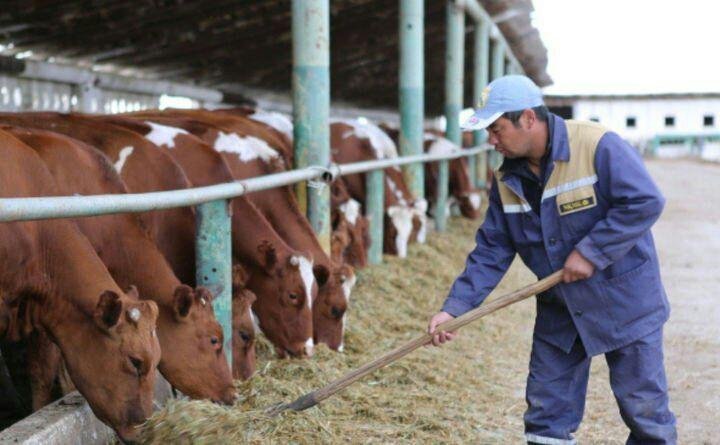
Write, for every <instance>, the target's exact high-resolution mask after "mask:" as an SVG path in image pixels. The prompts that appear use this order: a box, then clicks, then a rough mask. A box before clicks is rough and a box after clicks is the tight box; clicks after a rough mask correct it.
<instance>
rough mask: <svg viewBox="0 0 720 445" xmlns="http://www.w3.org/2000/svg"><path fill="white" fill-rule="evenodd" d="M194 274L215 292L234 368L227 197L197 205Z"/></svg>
mask: <svg viewBox="0 0 720 445" xmlns="http://www.w3.org/2000/svg"><path fill="white" fill-rule="evenodd" d="M196 209H197V224H196V226H197V233H196V235H195V252H196V253H197V255H196V264H195V270H196V272H195V278H196V281H197V284H198V285H199V286H205V287H206V288H208V289H209V290H210V292H211V293H212V295H213V297H214V298H213V301H212V305H213V309H214V310H215V317H217V320H218V321H219V322H220V325H221V326H222V330H223V337H224V344H223V348H224V350H225V356H226V357H227V359H228V363H229V364H230V367H231V368H232V254H231V248H230V246H231V244H230V242H231V235H230V217H231V211H230V202H229V201H227V200H224V199H220V200H217V201H211V202H206V203H204V204H200V205H198V206H197V207H196Z"/></svg>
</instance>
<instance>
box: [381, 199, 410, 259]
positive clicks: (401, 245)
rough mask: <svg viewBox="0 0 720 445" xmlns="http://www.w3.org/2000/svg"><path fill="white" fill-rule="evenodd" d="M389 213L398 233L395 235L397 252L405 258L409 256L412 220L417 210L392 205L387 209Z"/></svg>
mask: <svg viewBox="0 0 720 445" xmlns="http://www.w3.org/2000/svg"><path fill="white" fill-rule="evenodd" d="M387 214H388V216H389V217H390V221H392V225H393V227H395V231H396V232H397V235H395V249H396V250H397V254H398V256H399V257H400V258H405V257H406V256H407V246H408V240H409V239H410V232H412V220H413V216H414V214H415V210H414V209H411V208H410V207H403V206H390V207H388V209H387Z"/></svg>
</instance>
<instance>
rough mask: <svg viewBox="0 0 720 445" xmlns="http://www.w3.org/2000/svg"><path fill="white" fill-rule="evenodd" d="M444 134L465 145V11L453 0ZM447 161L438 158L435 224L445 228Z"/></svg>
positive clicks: (449, 18) (449, 10) (449, 14)
mask: <svg viewBox="0 0 720 445" xmlns="http://www.w3.org/2000/svg"><path fill="white" fill-rule="evenodd" d="M445 45H446V46H445V121H446V128H445V135H446V136H447V138H448V139H449V140H450V141H452V142H454V143H456V144H457V145H462V134H461V133H460V122H459V118H460V116H459V115H460V110H461V109H462V103H463V67H464V65H463V62H464V61H465V12H464V10H463V9H461V8H459V7H457V6H456V5H455V3H454V2H452V1H448V2H447V38H446V43H445ZM448 181H449V174H448V161H440V162H438V181H437V200H436V202H435V210H434V216H435V228H436V229H437V230H438V231H440V232H442V231H444V230H445V227H446V225H447V215H446V214H445V210H446V206H447V196H448Z"/></svg>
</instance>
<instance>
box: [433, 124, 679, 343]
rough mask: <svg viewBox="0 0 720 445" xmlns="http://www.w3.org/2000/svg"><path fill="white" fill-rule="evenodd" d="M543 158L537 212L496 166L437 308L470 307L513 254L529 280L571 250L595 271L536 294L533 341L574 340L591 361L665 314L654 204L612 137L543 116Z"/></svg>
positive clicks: (653, 192) (633, 157) (638, 164)
mask: <svg viewBox="0 0 720 445" xmlns="http://www.w3.org/2000/svg"><path fill="white" fill-rule="evenodd" d="M549 125H552V126H553V127H552V128H551V131H550V135H551V138H552V140H551V141H550V142H551V143H550V145H551V148H550V156H549V160H548V164H547V167H546V168H547V170H546V174H545V175H544V177H545V178H547V180H546V182H545V186H544V189H543V194H542V198H541V203H540V212H539V215H538V214H537V213H535V212H534V211H532V208H531V206H530V205H529V204H528V202H527V200H526V199H525V197H524V195H523V188H522V183H521V179H520V178H519V177H518V176H517V175H514V174H512V172H508V173H507V174H504V172H503V169H502V167H501V168H500V169H499V170H498V171H497V172H496V176H495V179H494V180H493V185H492V188H491V190H490V199H489V207H488V210H487V214H486V216H485V221H484V222H483V224H482V225H481V227H480V228H479V229H478V231H477V234H476V237H475V241H476V246H475V248H474V249H473V251H472V252H471V253H470V254H469V255H468V258H467V261H466V267H465V270H464V271H463V272H462V274H460V276H459V277H458V278H457V279H456V280H455V282H454V283H453V286H452V288H451V290H450V293H449V295H448V297H447V299H446V300H445V303H444V305H443V310H444V311H446V312H448V313H450V314H451V315H453V316H459V315H461V314H463V313H465V312H467V311H469V310H471V309H473V308H475V307H477V306H479V305H480V304H481V303H482V302H483V300H485V298H486V297H487V295H488V294H489V293H490V292H491V291H492V289H493V288H495V286H496V285H497V283H498V282H499V281H500V279H501V278H502V277H503V275H504V274H505V272H506V271H507V269H508V268H509V266H510V263H511V262H512V260H513V258H514V257H515V254H519V255H520V257H521V258H522V260H523V261H524V262H525V264H526V265H527V266H528V267H529V268H530V269H531V270H532V271H533V272H534V273H535V275H537V276H538V277H546V276H548V275H550V274H551V273H553V272H554V271H556V270H559V269H562V268H563V265H564V264H565V260H566V259H567V257H568V255H569V254H570V253H571V252H572V251H573V249H577V250H578V251H579V252H580V254H582V256H584V257H585V258H586V259H588V260H589V261H590V262H592V263H593V264H594V265H595V268H596V269H595V272H594V274H593V276H592V277H591V278H589V279H587V280H581V281H576V282H574V283H568V284H565V283H563V284H559V285H557V286H555V287H553V288H552V289H550V290H549V291H547V292H544V293H543V294H540V295H538V297H537V315H536V320H535V333H534V335H536V336H538V337H540V338H542V339H543V340H545V341H547V342H549V343H551V344H553V345H556V346H557V347H559V348H561V349H563V350H565V351H570V349H571V348H572V345H573V343H574V342H575V340H576V338H577V336H578V335H579V336H580V339H581V340H582V343H583V345H584V347H585V350H586V352H587V353H588V354H589V355H596V354H600V353H603V352H607V351H611V350H614V349H617V348H619V347H622V346H624V345H627V344H629V343H631V342H633V341H634V340H637V339H638V338H641V337H643V336H645V335H647V334H649V333H650V332H652V331H655V330H656V329H658V328H659V327H660V326H662V324H663V323H664V322H665V321H666V320H667V319H668V316H669V313H670V308H669V304H668V301H667V297H666V295H665V290H664V288H663V285H662V282H661V279H660V270H659V266H658V258H657V253H656V251H655V245H654V242H653V237H652V234H651V233H650V227H651V226H652V225H653V223H654V222H655V221H656V220H657V219H658V217H659V216H660V213H661V211H662V208H663V206H664V203H665V201H664V198H663V197H662V195H661V193H660V191H659V190H658V188H657V186H656V185H655V183H654V182H653V180H652V179H651V178H650V175H649V174H648V172H647V170H646V169H645V166H644V165H643V161H642V158H641V157H640V155H639V154H638V153H637V151H636V150H635V149H633V148H632V147H631V146H630V145H629V144H628V143H627V142H625V141H624V140H622V139H621V138H620V137H619V136H618V135H617V134H616V133H613V132H611V131H608V130H607V129H605V128H603V127H601V126H600V125H598V124H594V123H583V122H577V121H565V120H563V119H562V118H560V117H558V116H555V115H551V119H550V120H549Z"/></svg>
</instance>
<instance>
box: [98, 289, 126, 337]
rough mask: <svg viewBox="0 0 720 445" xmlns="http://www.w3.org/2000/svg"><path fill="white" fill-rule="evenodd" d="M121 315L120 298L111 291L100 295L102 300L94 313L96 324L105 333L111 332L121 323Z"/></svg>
mask: <svg viewBox="0 0 720 445" xmlns="http://www.w3.org/2000/svg"><path fill="white" fill-rule="evenodd" d="M120 314H122V301H121V300H120V296H119V295H118V294H117V293H115V292H113V291H111V290H106V291H105V292H103V293H102V294H100V300H99V301H98V304H97V306H95V311H94V312H93V319H94V320H95V324H97V326H98V327H99V328H100V329H102V330H103V331H109V330H110V329H111V328H113V327H114V326H115V325H117V324H118V322H119V321H120Z"/></svg>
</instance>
